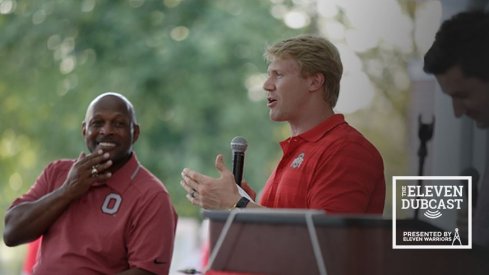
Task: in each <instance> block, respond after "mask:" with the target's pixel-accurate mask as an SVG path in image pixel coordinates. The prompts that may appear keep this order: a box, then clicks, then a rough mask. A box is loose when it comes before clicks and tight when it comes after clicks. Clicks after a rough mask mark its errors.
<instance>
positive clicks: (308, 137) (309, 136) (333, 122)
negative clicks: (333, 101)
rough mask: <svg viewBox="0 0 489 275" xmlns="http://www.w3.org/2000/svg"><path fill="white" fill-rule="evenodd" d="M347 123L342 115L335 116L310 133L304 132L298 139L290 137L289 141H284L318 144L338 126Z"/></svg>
mask: <svg viewBox="0 0 489 275" xmlns="http://www.w3.org/2000/svg"><path fill="white" fill-rule="evenodd" d="M345 123H346V121H345V117H344V116H343V115H342V114H334V115H332V116H330V117H328V118H327V119H325V120H324V121H322V122H321V123H319V124H318V125H316V126H315V127H314V128H312V129H310V130H309V131H307V132H304V133H302V134H300V135H298V136H297V137H290V138H288V139H287V140H284V142H285V141H289V140H290V139H292V138H300V139H304V140H305V141H307V142H316V141H318V140H319V139H321V138H322V137H323V136H324V135H326V134H327V133H328V132H330V131H331V130H333V129H334V128H336V127H337V126H339V125H341V124H345Z"/></svg>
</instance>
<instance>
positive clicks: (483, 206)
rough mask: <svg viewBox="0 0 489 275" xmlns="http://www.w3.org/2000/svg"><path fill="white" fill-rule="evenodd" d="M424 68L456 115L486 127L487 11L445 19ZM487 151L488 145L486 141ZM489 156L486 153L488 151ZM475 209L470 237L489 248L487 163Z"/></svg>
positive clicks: (488, 103) (488, 76) (488, 113)
mask: <svg viewBox="0 0 489 275" xmlns="http://www.w3.org/2000/svg"><path fill="white" fill-rule="evenodd" d="M424 70H425V72H427V73H430V74H434V75H435V77H436V79H437V81H438V83H439V84H440V87H441V89H442V90H443V92H444V93H445V94H447V95H448V96H450V97H451V98H452V104H453V112H454V114H455V116H457V117H460V116H462V115H466V116H468V117H470V118H471V119H473V120H474V121H475V123H476V124H477V127H479V128H489V13H488V12H484V11H469V12H462V13H459V14H457V15H455V16H453V17H452V18H450V19H449V20H447V21H445V22H444V23H443V24H442V25H441V27H440V29H439V30H438V32H437V34H436V38H435V41H434V43H433V45H432V46H431V48H430V49H429V51H428V52H427V53H426V55H425V57H424ZM487 147H488V148H487V150H488V151H489V144H487ZM487 157H488V158H489V152H488V153H487ZM485 170H486V172H485V176H484V178H483V181H482V184H481V186H480V188H479V195H478V200H477V204H476V207H475V211H474V213H475V214H474V220H473V240H474V243H476V244H478V245H483V246H487V247H489V162H487V161H486V165H485Z"/></svg>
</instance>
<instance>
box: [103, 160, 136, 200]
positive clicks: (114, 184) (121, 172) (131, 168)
mask: <svg viewBox="0 0 489 275" xmlns="http://www.w3.org/2000/svg"><path fill="white" fill-rule="evenodd" d="M139 169H140V164H139V161H138V159H137V157H136V153H135V152H132V155H131V158H130V159H129V160H128V161H127V162H126V163H125V164H124V165H123V166H122V167H121V168H119V169H117V171H115V172H114V173H113V174H112V177H110V178H109V179H108V180H107V186H109V187H110V188H112V189H114V190H115V191H117V192H119V193H123V192H124V191H125V190H126V189H127V187H129V185H130V184H131V181H132V180H133V179H134V177H135V176H136V174H137V173H138V172H139Z"/></svg>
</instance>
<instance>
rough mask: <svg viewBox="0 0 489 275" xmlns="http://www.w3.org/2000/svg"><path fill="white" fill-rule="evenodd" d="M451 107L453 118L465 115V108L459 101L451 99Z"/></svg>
mask: <svg viewBox="0 0 489 275" xmlns="http://www.w3.org/2000/svg"><path fill="white" fill-rule="evenodd" d="M452 106H453V113H454V114H455V117H461V116H462V115H463V114H464V113H465V106H464V104H463V102H462V101H461V100H460V99H456V98H452Z"/></svg>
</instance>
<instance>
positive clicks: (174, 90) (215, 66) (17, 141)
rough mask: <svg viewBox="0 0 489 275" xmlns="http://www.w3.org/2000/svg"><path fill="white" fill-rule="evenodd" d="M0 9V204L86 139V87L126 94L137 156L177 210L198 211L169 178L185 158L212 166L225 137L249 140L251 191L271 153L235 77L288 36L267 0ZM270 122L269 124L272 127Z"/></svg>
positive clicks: (265, 130)
mask: <svg viewBox="0 0 489 275" xmlns="http://www.w3.org/2000/svg"><path fill="white" fill-rule="evenodd" d="M13 3H16V7H15V9H14V12H13V13H9V14H4V15H1V16H0V59H1V60H2V63H1V65H0V75H1V76H2V77H1V79H0V116H1V117H2V122H1V124H0V148H1V151H0V182H1V185H0V189H1V193H2V196H3V197H2V198H1V200H0V203H1V206H2V207H3V208H4V209H5V208H6V207H7V206H8V204H9V203H10V202H11V200H12V199H13V198H15V197H16V196H19V195H20V194H22V193H23V192H25V191H26V190H27V188H29V186H30V185H31V184H32V183H33V182H34V180H35V178H36V176H37V175H38V174H39V173H40V171H41V170H42V168H43V167H44V166H45V165H47V163H48V162H50V161H52V160H54V159H57V158H73V157H76V156H77V155H78V153H79V152H80V151H84V150H86V149H85V146H84V144H83V140H82V138H81V134H80V125H81V121H82V119H83V116H84V112H85V108H86V106H87V105H88V103H89V102H90V100H91V99H93V98H94V97H95V96H96V95H98V94H100V93H102V92H106V91H118V92H121V93H123V94H125V95H126V96H127V97H128V98H129V99H130V100H132V101H133V103H134V105H135V107H136V112H137V116H138V121H139V123H140V125H141V128H142V135H141V137H140V140H139V141H138V143H137V144H136V151H137V153H138V157H139V159H140V161H141V162H142V163H143V164H144V165H145V166H146V167H148V168H149V169H150V170H151V171H152V172H153V173H154V174H155V175H157V176H158V177H159V178H160V179H162V180H163V181H164V182H165V183H166V185H167V187H168V189H169V192H170V193H171V195H172V198H173V201H174V203H175V205H176V207H177V211H178V212H179V214H180V215H184V216H187V215H194V216H197V215H198V209H197V208H196V207H194V206H192V205H190V203H188V201H187V200H186V199H185V195H184V192H183V189H182V188H181V187H180V185H179V179H180V171H181V170H182V169H183V168H184V167H191V168H193V169H196V170H199V171H202V172H204V173H207V174H211V175H214V176H216V175H217V173H216V172H215V168H214V158H215V156H216V154H217V153H223V154H224V156H225V160H226V161H227V163H228V164H230V161H231V158H230V153H229V151H230V150H229V142H230V140H231V139H232V138H233V137H234V136H236V135H242V136H245V137H247V139H248V142H249V144H250V146H249V151H248V155H249V157H248V159H247V163H246V166H247V167H246V173H245V177H246V179H247V180H248V181H249V182H250V183H251V184H252V185H253V186H255V187H256V188H257V189H258V188H260V187H261V186H262V185H263V183H264V181H265V180H266V177H267V176H268V174H269V172H270V169H271V163H273V162H274V159H275V157H276V155H277V152H279V151H278V150H279V147H278V146H277V145H276V143H275V142H276V140H274V139H271V138H270V136H271V135H272V131H273V127H272V124H271V122H270V121H269V119H268V116H267V108H266V106H265V102H264V100H259V101H252V100H250V99H249V97H248V93H247V88H246V87H245V81H246V79H247V77H249V76H250V75H253V74H260V73H264V72H265V71H266V64H265V63H264V61H263V58H262V52H263V49H264V46H265V45H266V44H267V43H271V42H273V41H277V40H279V39H281V38H283V37H285V36H292V35H295V34H297V31H292V30H290V29H288V28H287V27H286V26H285V25H284V24H283V23H282V22H281V21H279V20H277V19H275V18H273V17H272V16H271V15H270V8H271V7H270V5H271V4H270V3H268V2H266V1H177V0H175V1H168V0H167V1H143V0H140V1H136V0H130V1H90V0H84V1H81V2H80V1H74V2H71V1H59V0H45V1H18V2H13ZM275 127H279V125H277V126H275Z"/></svg>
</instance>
